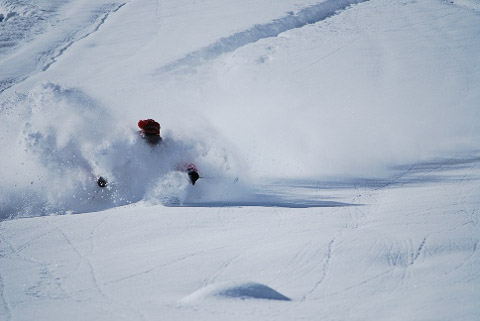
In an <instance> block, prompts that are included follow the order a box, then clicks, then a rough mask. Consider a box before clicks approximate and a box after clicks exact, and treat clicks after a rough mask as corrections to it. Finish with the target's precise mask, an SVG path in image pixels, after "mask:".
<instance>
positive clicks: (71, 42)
mask: <svg viewBox="0 0 480 321" xmlns="http://www.w3.org/2000/svg"><path fill="white" fill-rule="evenodd" d="M124 5H126V2H125V3H122V4H120V5H118V6H116V7H113V8H110V9H108V10H107V12H105V13H103V14H101V15H100V17H101V18H100V19H98V18H97V19H95V20H99V21H98V23H97V24H96V25H95V28H94V29H93V30H92V31H90V32H88V33H86V34H85V35H83V36H80V37H79V38H76V37H75V38H74V39H72V40H69V41H67V42H66V43H65V44H64V45H62V46H61V47H59V48H56V49H54V50H52V51H51V52H50V53H49V54H47V56H50V58H49V59H50V62H49V63H47V64H45V65H44V66H43V67H42V71H46V70H48V68H50V67H51V66H52V65H53V64H54V63H55V62H57V59H58V58H59V57H61V56H62V55H63V54H64V53H65V51H67V50H68V48H70V47H71V46H72V45H74V44H75V43H77V42H78V41H81V40H83V39H85V38H87V37H89V36H90V35H92V34H94V33H95V32H97V31H98V30H99V29H100V27H101V26H102V25H103V24H104V23H105V21H106V20H107V19H108V17H109V16H110V15H111V14H114V13H115V12H117V11H118V10H120V9H121V8H122V7H123V6H124ZM55 51H58V53H57V54H53V55H52V53H53V52H55Z"/></svg>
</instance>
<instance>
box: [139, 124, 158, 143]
mask: <svg viewBox="0 0 480 321" xmlns="http://www.w3.org/2000/svg"><path fill="white" fill-rule="evenodd" d="M138 127H140V129H141V130H140V135H142V138H144V139H145V140H146V141H147V142H148V143H149V144H150V145H157V144H158V143H160V142H161V141H162V137H161V136H160V124H159V123H158V122H156V121H155V120H153V119H144V120H140V121H138Z"/></svg>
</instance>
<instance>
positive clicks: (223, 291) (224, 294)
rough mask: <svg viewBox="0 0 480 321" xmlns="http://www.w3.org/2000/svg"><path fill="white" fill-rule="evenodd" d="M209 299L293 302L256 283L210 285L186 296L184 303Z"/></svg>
mask: <svg viewBox="0 0 480 321" xmlns="http://www.w3.org/2000/svg"><path fill="white" fill-rule="evenodd" d="M207 298H221V299H241V300H246V299H264V300H278V301H291V299H290V298H288V297H287V296H285V295H283V294H281V293H279V292H277V291H275V290H274V289H272V288H270V287H269V286H266V285H264V284H261V283H256V282H247V283H234V284H231V283H230V284H213V285H209V286H206V287H204V288H201V289H199V290H197V291H195V292H193V293H192V294H190V295H188V296H186V297H185V298H184V299H183V300H182V302H184V303H190V302H196V301H201V300H204V299H207Z"/></svg>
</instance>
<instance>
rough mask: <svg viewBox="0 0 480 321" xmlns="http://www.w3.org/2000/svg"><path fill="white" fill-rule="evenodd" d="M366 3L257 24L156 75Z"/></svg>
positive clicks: (347, 0) (339, 1)
mask: <svg viewBox="0 0 480 321" xmlns="http://www.w3.org/2000/svg"><path fill="white" fill-rule="evenodd" d="M365 1H368V0H326V1H325V2H321V3H319V4H316V5H313V6H310V7H307V8H304V9H302V10H300V11H299V12H298V13H296V14H294V13H293V12H291V13H289V15H287V16H285V17H283V18H279V19H275V20H273V21H271V22H268V23H265V24H257V25H255V26H253V27H252V28H250V29H247V30H244V31H240V32H237V33H235V34H233V35H231V36H228V37H224V38H221V39H219V40H218V41H216V42H214V43H212V44H210V45H209V46H207V47H204V48H201V49H199V50H197V51H194V52H191V53H189V54H187V55H186V56H184V57H183V58H180V59H178V60H176V61H173V62H171V63H168V64H167V65H164V66H162V67H161V68H159V70H158V71H159V72H161V73H163V72H167V73H168V72H172V71H175V70H185V69H186V70H189V69H191V68H194V67H195V66H198V65H201V64H202V63H204V62H207V61H210V60H213V59H215V58H217V57H218V56H220V55H222V54H224V53H228V52H232V51H234V50H236V49H238V48H240V47H243V46H246V45H248V44H251V43H254V42H257V41H259V40H261V39H265V38H271V37H277V36H278V35H280V34H281V33H283V32H286V31H288V30H292V29H297V28H301V27H304V26H306V25H308V24H314V23H317V22H320V21H322V20H325V19H327V18H329V17H331V16H333V15H335V14H337V13H338V12H340V11H343V10H345V9H347V8H348V7H349V6H352V5H354V4H358V3H362V2H365Z"/></svg>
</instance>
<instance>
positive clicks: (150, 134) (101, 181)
mask: <svg viewBox="0 0 480 321" xmlns="http://www.w3.org/2000/svg"><path fill="white" fill-rule="evenodd" d="M138 127H139V128H140V135H141V136H142V138H143V139H145V140H146V141H147V143H148V144H150V145H152V146H155V145H158V144H159V143H160V142H161V141H162V137H161V136H160V128H161V127H160V124H159V123H158V122H157V121H155V120H153V119H142V120H139V121H138ZM177 170H178V171H182V172H185V173H187V175H188V178H189V179H190V182H191V183H192V185H195V182H196V181H197V180H198V179H199V178H200V175H199V174H198V169H197V167H196V166H195V165H194V164H192V163H186V164H183V165H180V166H177ZM97 184H98V186H99V187H102V188H103V187H106V186H107V185H108V181H107V179H106V178H104V177H102V176H100V177H99V178H98V179H97Z"/></svg>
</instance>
